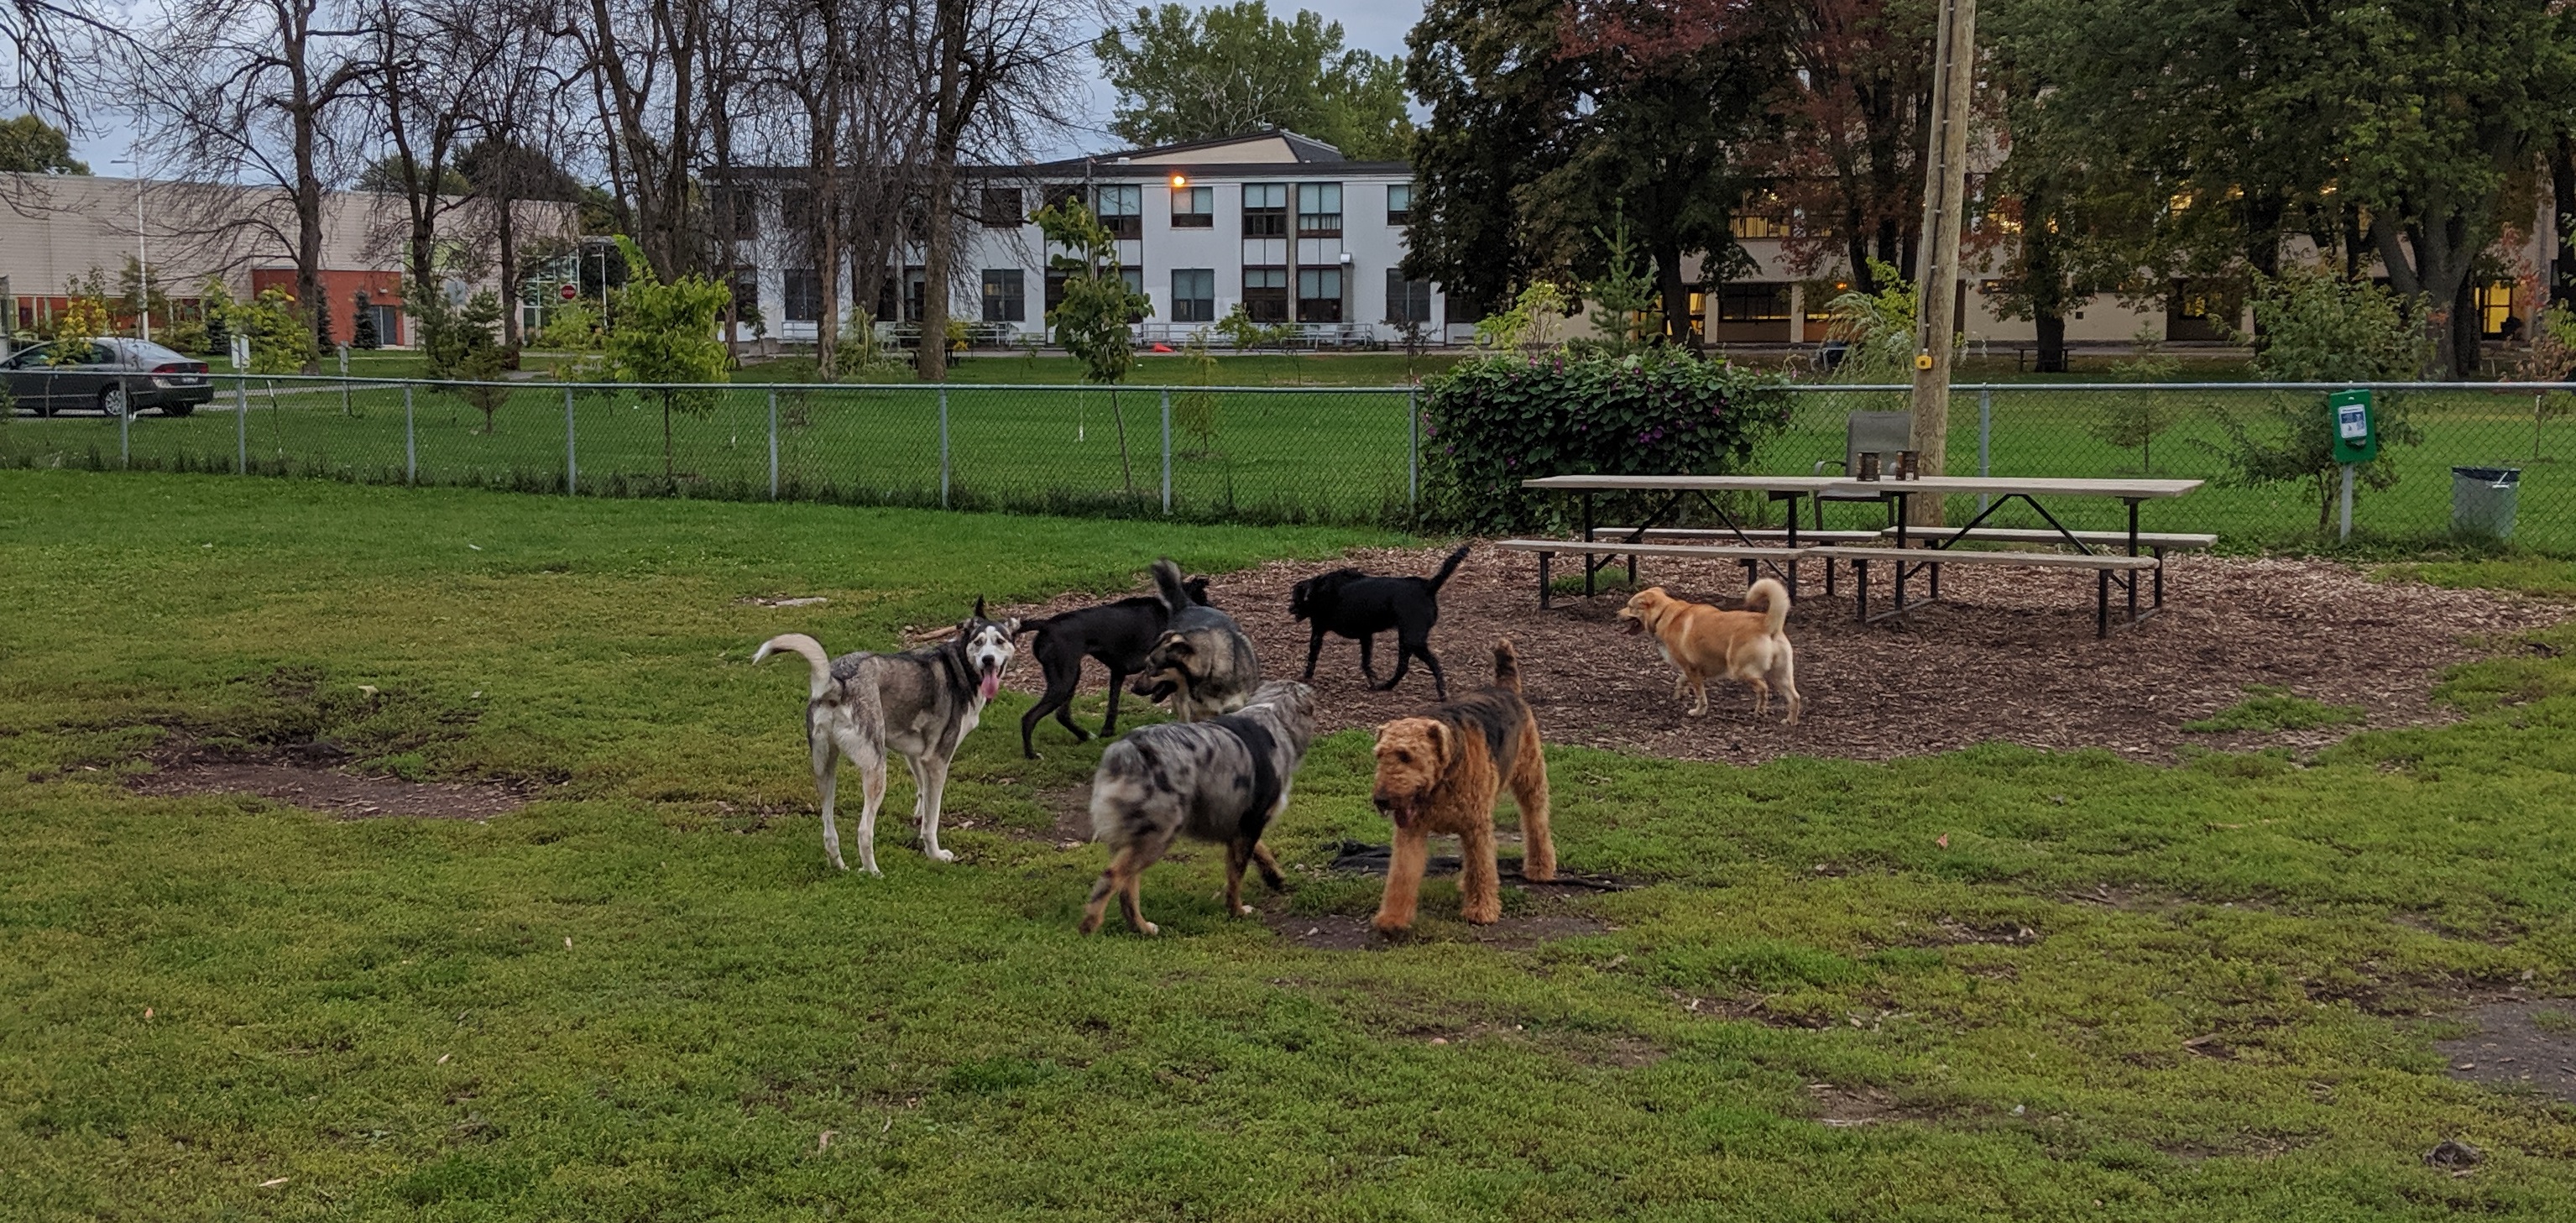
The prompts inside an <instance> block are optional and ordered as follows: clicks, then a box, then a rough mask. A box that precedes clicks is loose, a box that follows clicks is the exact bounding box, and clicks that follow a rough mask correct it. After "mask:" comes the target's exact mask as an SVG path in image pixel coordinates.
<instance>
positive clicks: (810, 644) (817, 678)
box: [751, 633, 832, 701]
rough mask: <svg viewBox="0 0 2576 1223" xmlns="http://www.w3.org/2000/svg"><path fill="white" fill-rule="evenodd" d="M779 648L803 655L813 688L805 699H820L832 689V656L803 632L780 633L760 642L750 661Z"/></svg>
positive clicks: (757, 660)
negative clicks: (758, 648) (811, 693)
mask: <svg viewBox="0 0 2576 1223" xmlns="http://www.w3.org/2000/svg"><path fill="white" fill-rule="evenodd" d="M781 650H786V651H791V652H793V653H797V654H802V655H804V656H805V666H806V668H807V669H808V670H809V671H810V672H811V674H810V676H809V680H810V683H811V686H812V689H813V695H812V696H810V697H809V698H807V699H809V700H816V701H819V700H822V699H823V696H824V694H825V693H828V692H830V691H831V690H832V656H831V655H829V654H826V653H824V652H823V643H822V642H819V641H816V640H814V639H813V638H811V637H808V636H806V635H805V634H803V633H780V634H779V635H777V636H775V637H772V638H770V639H769V640H767V641H764V642H761V643H760V650H759V652H757V653H755V654H753V655H752V656H751V661H752V662H754V663H758V662H759V661H760V660H761V659H764V658H767V657H769V656H770V655H772V654H775V653H778V652H779V651H781Z"/></svg>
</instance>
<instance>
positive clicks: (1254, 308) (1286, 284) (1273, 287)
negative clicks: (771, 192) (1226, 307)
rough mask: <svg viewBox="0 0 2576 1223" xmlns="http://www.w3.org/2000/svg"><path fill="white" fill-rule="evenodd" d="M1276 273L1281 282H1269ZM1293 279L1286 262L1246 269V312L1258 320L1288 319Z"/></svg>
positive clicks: (1248, 315)
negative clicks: (1289, 296) (1289, 297)
mask: <svg viewBox="0 0 2576 1223" xmlns="http://www.w3.org/2000/svg"><path fill="white" fill-rule="evenodd" d="M1273 277H1276V278H1277V281H1278V283H1276V284H1271V283H1267V282H1268V281H1269V280H1270V279H1271V278H1273ZM1290 280H1291V278H1290V277H1289V275H1288V268H1287V265H1285V264H1267V265H1256V266H1252V267H1247V268H1245V269H1243V313H1244V316H1245V317H1247V318H1249V319H1251V320H1252V321H1253V322H1256V323H1284V322H1287V321H1288V301H1289V299H1288V293H1289V289H1290V288H1291V284H1290ZM1256 282H1259V283H1256Z"/></svg>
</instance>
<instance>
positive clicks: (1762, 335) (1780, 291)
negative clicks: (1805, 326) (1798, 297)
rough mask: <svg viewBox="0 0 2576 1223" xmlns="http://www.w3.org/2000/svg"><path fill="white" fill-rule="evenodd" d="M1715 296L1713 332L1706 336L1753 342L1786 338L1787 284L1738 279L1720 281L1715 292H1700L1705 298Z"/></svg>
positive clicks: (1703, 298) (1703, 305)
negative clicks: (1714, 330)
mask: <svg viewBox="0 0 2576 1223" xmlns="http://www.w3.org/2000/svg"><path fill="white" fill-rule="evenodd" d="M1709 297H1715V298H1716V299H1717V333H1716V334H1715V335H1713V336H1711V337H1709V338H1711V339H1714V340H1718V341H1720V342H1733V343H1739V344H1741V343H1754V342H1761V341H1775V340H1786V339H1788V338H1789V286H1788V284H1787V283H1786V282H1781V281H1761V280H1752V281H1741V282H1730V283H1727V284H1722V285H1719V286H1718V287H1717V291H1716V292H1715V293H1706V292H1703V295H1702V302H1703V304H1702V305H1701V307H1700V308H1701V309H1702V310H1706V309H1707V308H1708V307H1707V305H1706V304H1705V302H1706V299H1707V298H1709Z"/></svg>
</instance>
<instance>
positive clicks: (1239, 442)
mask: <svg viewBox="0 0 2576 1223" xmlns="http://www.w3.org/2000/svg"><path fill="white" fill-rule="evenodd" d="M213 381H214V383H215V391H214V398H213V401H212V402H210V403H206V404H202V405H198V406H196V407H195V408H194V409H193V410H190V411H188V413H187V415H185V416H169V415H165V414H164V413H163V412H162V411H161V410H159V409H158V408H156V407H155V406H153V399H152V397H151V396H150V395H149V394H144V395H138V399H139V400H140V401H141V403H142V405H143V406H141V407H140V408H139V409H138V410H137V411H136V412H135V413H133V414H131V415H127V416H118V415H116V414H115V413H113V412H111V411H108V410H106V409H103V408H102V407H100V406H99V405H98V403H97V402H96V397H95V393H94V392H88V391H85V390H84V389H82V388H73V389H71V390H70V391H69V392H68V393H66V394H61V395H56V396H53V397H52V398H51V400H50V401H48V403H47V405H46V407H47V411H46V412H45V413H42V414H40V412H39V410H38V409H37V408H34V407H30V406H27V405H26V404H24V403H22V404H21V405H20V407H19V410H18V411H17V413H16V414H15V415H14V416H13V417H11V418H9V419H8V420H7V422H6V424H5V426H0V464H5V465H9V466H19V467H27V466H38V467H62V466H73V467H88V468H99V469H120V468H122V469H132V470H139V471H183V472H184V471H194V472H238V473H243V474H259V475H288V476H317V477H324V478H331V479H341V480H351V481H358V482H363V483H384V484H440V485H464V486H472V487H483V488H501V489H512V490H517V491H522V492H531V493H554V494H562V493H566V492H577V493H579V494H581V495H584V496H612V497H616V496H682V497H704V498H719V499H730V500H753V499H788V500H802V501H827V502H835V503H840V504H847V505H905V506H926V507H943V508H953V509H973V510H1017V511H1028V512H1042V513H1059V514H1092V515H1118V516H1155V517H1161V516H1166V515H1168V516H1171V517H1174V518H1180V519H1185V520H1190V521H1202V522H1241V523H1292V522H1319V523H1343V524H1378V523H1407V522H1411V521H1413V519H1414V508H1415V506H1416V504H1417V498H1418V493H1419V489H1420V483H1419V477H1418V470H1419V466H1418V463H1417V461H1416V460H1417V458H1418V452H1417V439H1416V437H1415V434H1414V432H1413V420H1414V413H1413V407H1412V405H1413V403H1414V396H1413V394H1412V393H1411V392H1410V391H1408V390H1407V389H1405V388H1402V387H1397V388H1393V389H1386V388H1349V387H1174V388H1169V389H1165V388H1158V387H1118V388H1115V389H1114V390H1113V389H1111V388H1107V387H1090V386H1054V385H1049V386H988V385H972V384H950V385H948V386H945V387H940V386H868V385H848V384H839V385H804V386H800V385H780V386H766V385H722V384H718V385H698V386H669V387H663V386H636V385H627V384H581V383H551V382H533V381H531V382H507V383H441V382H408V381H398V380H382V379H339V378H305V377H288V376H279V377H241V376H236V375H215V376H214V377H213ZM29 398H33V396H25V395H22V396H21V399H22V400H23V399H29Z"/></svg>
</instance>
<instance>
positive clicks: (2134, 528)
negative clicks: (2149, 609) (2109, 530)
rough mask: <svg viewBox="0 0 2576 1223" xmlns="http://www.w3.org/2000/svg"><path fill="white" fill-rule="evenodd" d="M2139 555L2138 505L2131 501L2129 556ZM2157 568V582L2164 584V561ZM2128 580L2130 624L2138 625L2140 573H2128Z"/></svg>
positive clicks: (2131, 571)
mask: <svg viewBox="0 0 2576 1223" xmlns="http://www.w3.org/2000/svg"><path fill="white" fill-rule="evenodd" d="M2162 550H2163V549H2158V551H2159V552H2161V551H2162ZM2137 554H2138V503H2137V502H2136V501H2135V500H2131V501H2130V502H2129V555H2131V556H2136V555H2137ZM2156 568H2157V570H2158V573H2157V575H2156V580H2157V581H2158V582H2159V583H2162V582H2163V580H2164V574H2163V573H2162V570H2163V568H2164V561H2163V560H2162V559H2161V558H2159V559H2158V560H2157V561H2156ZM2128 578H2129V583H2128V585H2129V623H2131V624H2136V623H2137V622H2138V571H2137V570H2135V569H2132V570H2130V571H2129V573H2128Z"/></svg>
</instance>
